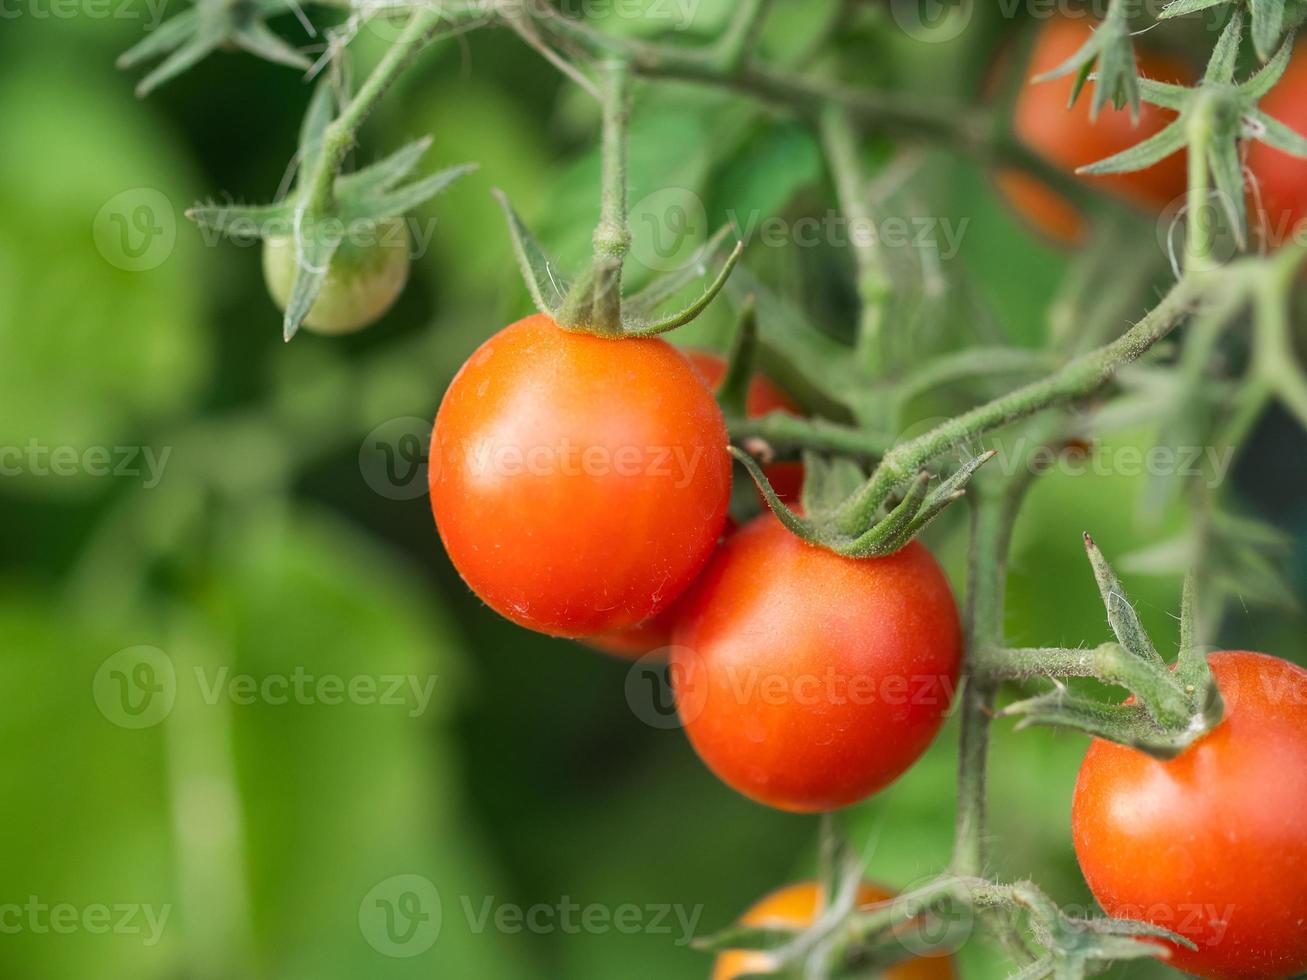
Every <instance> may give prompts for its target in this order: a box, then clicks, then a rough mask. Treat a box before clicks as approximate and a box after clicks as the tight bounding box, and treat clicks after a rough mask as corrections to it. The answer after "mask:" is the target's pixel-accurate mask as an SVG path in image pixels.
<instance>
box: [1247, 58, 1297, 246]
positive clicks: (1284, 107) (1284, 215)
mask: <svg viewBox="0 0 1307 980" xmlns="http://www.w3.org/2000/svg"><path fill="white" fill-rule="evenodd" d="M1305 50H1307V49H1304V48H1302V47H1299V48H1298V49H1296V50H1295V52H1294V58H1293V59H1292V60H1291V61H1290V62H1289V67H1288V69H1287V70H1286V71H1285V73H1284V77H1283V78H1281V79H1280V81H1279V82H1278V83H1277V84H1276V86H1275V88H1273V89H1271V91H1270V92H1268V93H1267V94H1266V96H1265V97H1264V98H1263V99H1262V100H1261V101H1260V102H1259V103H1258V104H1257V107H1258V108H1259V109H1261V110H1262V111H1263V112H1265V113H1266V114H1267V115H1269V116H1271V117H1272V118H1274V119H1278V120H1279V121H1280V122H1282V123H1284V124H1285V125H1286V126H1288V127H1289V128H1290V129H1293V130H1295V131H1297V132H1299V133H1307V54H1305V53H1304V51H1305ZM1247 145H1248V169H1249V170H1250V171H1252V175H1253V178H1254V179H1255V180H1256V183H1257V188H1256V190H1257V193H1256V194H1252V195H1250V202H1249V208H1250V211H1251V214H1252V216H1253V220H1252V223H1253V225H1254V227H1260V230H1261V233H1262V235H1263V237H1264V238H1265V239H1266V241H1267V242H1268V243H1269V244H1271V245H1280V244H1283V243H1284V242H1285V241H1286V240H1288V239H1289V238H1291V237H1292V235H1293V232H1294V229H1295V228H1296V227H1297V226H1298V225H1299V224H1301V223H1302V222H1303V221H1304V220H1307V161H1304V160H1300V159H1299V158H1298V157H1295V156H1290V155H1289V154H1288V153H1285V152H1283V151H1282V150H1277V149H1275V148H1274V147H1272V146H1267V145H1266V144H1265V143H1262V142H1259V141H1257V140H1250V141H1249V142H1248V144H1247ZM1259 212H1260V213H1259Z"/></svg>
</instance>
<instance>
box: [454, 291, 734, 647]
mask: <svg viewBox="0 0 1307 980" xmlns="http://www.w3.org/2000/svg"><path fill="white" fill-rule="evenodd" d="M430 466H431V471H430V488H431V507H432V511H433V512H434V514H435V518H436V525H437V527H438V528H439V530H440V537H441V539H442V540H443V541H444V544H445V548H446V550H447V551H448V552H449V557H450V560H451V561H453V563H454V567H455V568H457V569H458V571H459V574H461V575H462V576H463V580H464V581H465V582H467V584H468V585H469V586H470V587H471V589H472V591H474V592H475V593H476V594H477V595H478V596H480V597H481V598H482V599H483V600H484V601H485V602H486V603H487V604H488V605H489V606H490V607H491V608H492V609H494V610H496V611H497V612H499V613H500V614H502V615H503V616H505V617H507V618H508V619H511V620H513V621H514V622H516V623H520V624H521V625H523V626H526V627H529V628H531V629H535V630H539V631H540V632H543V633H552V634H554V635H558V636H592V635H594V634H596V633H603V632H607V631H610V630H619V629H627V628H630V627H632V626H636V625H638V624H640V623H642V622H644V621H645V620H647V619H649V618H651V617H652V616H655V615H657V614H658V613H659V612H661V611H662V610H664V609H666V608H667V607H668V606H669V605H671V603H672V602H673V601H674V600H675V599H676V598H677V597H678V596H679V595H680V594H681V592H683V591H684V590H685V588H686V586H688V585H689V584H690V583H691V582H692V581H693V580H694V578H695V576H696V575H697V574H698V573H699V571H700V570H701V569H702V568H703V566H704V563H705V562H706V561H707V560H708V557H709V556H710V555H711V554H712V550H713V547H714V546H715V545H716V543H717V538H718V535H719V534H720V533H721V530H722V524H723V522H724V521H725V519H726V508H727V503H728V499H729V496H730V489H731V458H730V455H729V453H728V452H727V434H726V425H725V422H724V420H723V419H722V413H721V411H720V409H719V408H718V407H717V402H716V401H715V400H714V399H713V396H712V392H711V391H709V390H708V387H707V386H706V385H705V384H704V383H703V380H702V379H701V378H700V377H699V375H698V374H697V373H696V372H695V370H694V368H693V367H692V366H691V365H690V362H689V361H687V360H686V359H685V358H684V357H683V356H682V355H681V354H680V353H679V352H678V351H677V350H676V349H675V348H674V347H672V346H671V345H669V344H667V343H666V342H665V341H662V340H657V339H639V340H607V339H603V338H599V337H593V336H589V335H585V334H578V333H570V332H567V331H564V330H561V329H559V327H558V326H557V325H556V324H555V323H554V322H553V321H552V320H551V319H549V318H548V317H546V316H540V315H537V316H532V317H528V318H526V319H525V320H519V321H518V322H517V323H514V324H512V325H511V326H509V327H506V328H505V329H503V330H501V331H500V332H499V333H497V334H496V335H495V336H494V337H492V338H490V339H489V340H488V341H486V342H485V343H484V344H482V345H481V347H480V348H479V349H478V350H477V351H476V353H474V354H473V355H472V357H471V358H469V360H468V362H467V363H466V364H464V365H463V367H462V369H461V370H460V371H459V373H458V375H457V376H456V377H455V378H454V380H453V382H452V383H451V384H450V386H449V390H448V391H447V392H446V393H445V397H444V400H443V401H442V402H441V405H440V411H439V413H438V414H437V416H436V425H435V431H434V433H433V435H432V449H431V464H430Z"/></svg>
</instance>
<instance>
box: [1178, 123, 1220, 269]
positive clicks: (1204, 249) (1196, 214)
mask: <svg viewBox="0 0 1307 980" xmlns="http://www.w3.org/2000/svg"><path fill="white" fill-rule="evenodd" d="M1188 131H1189V193H1188V201H1189V225H1188V234H1187V236H1186V238H1185V263H1184V267H1185V272H1186V273H1188V274H1194V273H1199V272H1207V271H1210V270H1212V269H1214V268H1216V266H1217V262H1216V258H1215V256H1214V254H1213V249H1214V245H1215V241H1216V209H1215V208H1213V207H1211V206H1210V203H1211V202H1210V201H1209V200H1208V190H1209V184H1208V173H1207V149H1208V146H1209V145H1210V144H1211V141H1212V109H1211V103H1209V102H1206V101H1199V102H1198V103H1197V105H1195V106H1194V108H1193V112H1192V115H1191V116H1190V118H1189V123H1188Z"/></svg>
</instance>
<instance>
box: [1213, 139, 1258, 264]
mask: <svg viewBox="0 0 1307 980" xmlns="http://www.w3.org/2000/svg"><path fill="white" fill-rule="evenodd" d="M1207 166H1208V169H1209V170H1210V172H1211V174H1212V181H1213V183H1214V184H1215V189H1216V196H1217V200H1218V201H1219V202H1220V204H1221V210H1222V211H1224V212H1225V216H1226V219H1227V220H1228V221H1229V224H1230V230H1231V231H1232V232H1233V233H1234V237H1235V240H1236V241H1237V242H1238V244H1239V248H1240V249H1242V248H1244V247H1245V246H1246V245H1247V243H1248V207H1247V203H1246V198H1245V191H1244V184H1243V163H1242V161H1241V159H1240V156H1239V143H1238V141H1237V140H1233V139H1214V140H1212V143H1211V146H1210V147H1209V148H1208V151H1207Z"/></svg>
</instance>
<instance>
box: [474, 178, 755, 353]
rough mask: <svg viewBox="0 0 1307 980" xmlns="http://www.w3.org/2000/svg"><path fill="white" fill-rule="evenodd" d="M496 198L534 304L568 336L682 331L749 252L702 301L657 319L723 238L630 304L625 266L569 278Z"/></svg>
mask: <svg viewBox="0 0 1307 980" xmlns="http://www.w3.org/2000/svg"><path fill="white" fill-rule="evenodd" d="M495 196H496V197H497V198H498V199H499V203H500V204H501V205H502V207H503V209H504V215H505V217H506V219H507V221H508V228H509V234H510V236H511V238H512V241H513V254H514V256H515V257H516V258H517V264H518V269H519V271H520V272H521V274H522V279H523V281H525V283H526V286H527V291H528V292H529V293H530V294H531V300H532V302H534V303H535V306H536V309H538V310H539V311H540V312H541V313H544V314H547V315H548V316H550V317H552V318H553V319H554V320H555V321H556V322H557V323H558V324H559V326H561V327H564V328H565V329H568V330H577V331H580V332H583V333H593V334H597V335H600V336H606V337H618V336H625V337H653V336H656V335H658V334H663V333H667V332H669V331H671V330H675V329H676V328H677V327H682V326H684V325H685V324H687V323H689V322H691V321H692V320H694V319H696V318H697V317H698V316H699V315H700V314H701V313H702V312H703V311H704V310H705V309H706V308H707V306H708V304H709V303H711V302H712V301H713V300H714V299H715V298H716V297H717V294H718V293H720V292H721V290H722V287H723V286H725V284H726V281H727V279H728V278H729V276H730V274H731V272H732V270H733V269H734V268H735V265H736V263H737V262H738V261H739V259H740V256H741V254H743V251H744V244H743V242H737V243H736V244H735V247H734V249H732V251H731V252H730V254H729V255H728V256H727V257H726V261H725V262H724V263H723V265H722V268H721V269H720V270H719V271H718V273H717V275H716V277H715V278H714V279H713V280H712V281H711V282H710V283H709V284H708V286H707V287H706V289H705V290H704V293H703V295H702V296H700V297H698V298H697V299H695V300H694V301H693V302H691V303H690V304H689V305H688V306H687V307H685V308H684V309H682V310H679V311H677V312H676V313H672V314H668V315H665V316H662V317H655V316H653V314H652V311H653V309H654V307H655V305H656V304H657V303H661V302H663V301H665V300H666V299H670V298H671V297H672V296H673V295H675V293H676V292H677V291H679V290H680V289H681V288H682V287H684V286H686V285H688V284H689V283H690V282H691V281H693V279H694V278H695V275H696V274H702V273H703V272H705V271H706V268H707V266H706V260H707V258H708V257H709V256H710V254H711V253H710V251H709V249H710V248H711V249H715V248H716V247H717V246H718V245H719V244H720V243H721V242H722V241H723V240H724V236H723V235H721V234H718V235H715V236H713V239H712V241H710V242H709V244H708V247H706V248H705V249H704V250H703V251H701V252H700V253H699V255H698V256H697V257H696V259H695V260H694V261H693V262H691V263H689V264H688V266H687V267H686V268H684V269H680V270H678V271H676V272H673V273H670V274H669V276H668V277H667V281H656V282H654V283H652V284H651V285H650V286H648V287H647V288H646V289H644V290H643V291H641V292H640V293H637V294H636V296H635V297H634V298H633V299H632V300H631V301H626V300H623V299H622V297H621V281H622V279H621V263H620V260H616V259H613V258H612V257H609V256H598V257H596V258H595V259H594V260H593V261H592V262H591V263H590V264H589V265H588V266H587V267H586V268H585V269H584V270H583V271H582V272H581V274H580V275H579V276H577V278H576V279H575V280H568V279H566V278H564V277H563V276H562V275H560V274H559V272H557V271H556V269H555V266H554V263H553V262H552V261H551V260H550V259H549V257H548V256H547V255H546V254H545V251H544V249H543V248H542V247H541V246H540V243H539V242H538V241H536V239H535V236H534V235H532V234H531V231H530V229H529V228H528V227H527V226H526V223H525V222H523V221H522V219H521V218H520V217H519V216H518V214H517V212H516V211H514V210H513V207H512V205H511V204H509V202H508V198H507V197H505V196H504V194H503V193H502V192H501V191H495ZM687 273H689V274H687ZM631 304H634V305H633V306H632V305H631Z"/></svg>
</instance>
